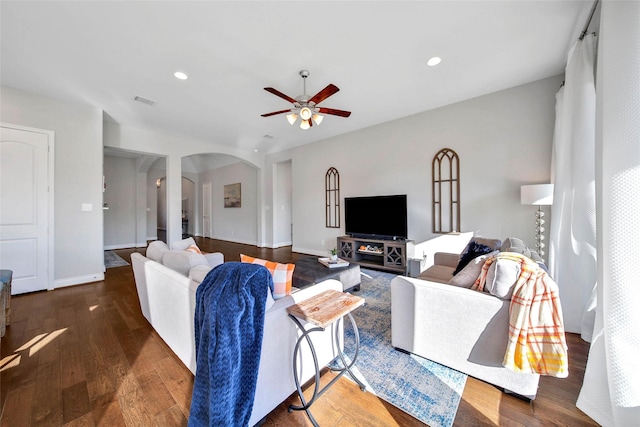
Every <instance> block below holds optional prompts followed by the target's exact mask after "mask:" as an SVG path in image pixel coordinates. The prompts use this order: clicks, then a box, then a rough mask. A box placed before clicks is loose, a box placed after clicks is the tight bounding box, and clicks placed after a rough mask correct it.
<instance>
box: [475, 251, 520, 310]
mask: <svg viewBox="0 0 640 427" xmlns="http://www.w3.org/2000/svg"><path fill="white" fill-rule="evenodd" d="M518 277H520V263H519V262H518V261H514V260H512V259H504V258H501V259H498V260H496V261H495V262H494V263H493V264H491V266H490V267H489V271H487V281H486V283H485V285H484V290H485V291H487V292H489V293H490V294H491V295H494V296H496V297H498V298H501V299H504V300H510V299H511V295H513V288H514V285H515V284H516V281H517V280H518Z"/></svg>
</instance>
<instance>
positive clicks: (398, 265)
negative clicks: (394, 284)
mask: <svg viewBox="0 0 640 427" xmlns="http://www.w3.org/2000/svg"><path fill="white" fill-rule="evenodd" d="M410 252H411V253H413V240H382V239H368V238H359V237H351V236H341V237H338V257H340V258H342V259H344V260H346V261H349V262H355V263H357V264H360V266H361V267H369V268H373V269H376V270H387V271H393V272H396V273H400V274H406V273H407V254H408V253H410Z"/></svg>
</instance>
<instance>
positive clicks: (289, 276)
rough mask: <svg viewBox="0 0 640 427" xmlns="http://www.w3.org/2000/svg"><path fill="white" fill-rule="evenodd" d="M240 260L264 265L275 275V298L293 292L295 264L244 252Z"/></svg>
mask: <svg viewBox="0 0 640 427" xmlns="http://www.w3.org/2000/svg"><path fill="white" fill-rule="evenodd" d="M240 261H242V262H246V263H250V264H260V265H263V266H265V267H266V268H267V270H269V271H270V272H271V276H272V277H273V299H278V298H282V297H285V296H287V295H290V294H291V286H292V283H293V269H294V268H295V266H296V265H295V264H280V263H279V262H273V261H267V260H264V259H260V258H254V257H250V256H248V255H244V254H240Z"/></svg>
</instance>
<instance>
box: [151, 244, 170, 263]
mask: <svg viewBox="0 0 640 427" xmlns="http://www.w3.org/2000/svg"><path fill="white" fill-rule="evenodd" d="M168 250H169V247H168V246H167V244H166V243H165V242H163V241H162V240H156V241H153V242H151V243H149V246H148V247H147V253H146V255H147V258H149V259H151V260H153V261H155V262H159V263H162V255H164V253H165V252H167V251H168Z"/></svg>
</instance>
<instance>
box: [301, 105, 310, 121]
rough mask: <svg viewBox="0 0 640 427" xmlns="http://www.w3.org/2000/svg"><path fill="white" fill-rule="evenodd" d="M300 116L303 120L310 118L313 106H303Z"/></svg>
mask: <svg viewBox="0 0 640 427" xmlns="http://www.w3.org/2000/svg"><path fill="white" fill-rule="evenodd" d="M300 118H301V119H302V120H309V119H310V118H311V108H309V107H302V108H301V109H300Z"/></svg>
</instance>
